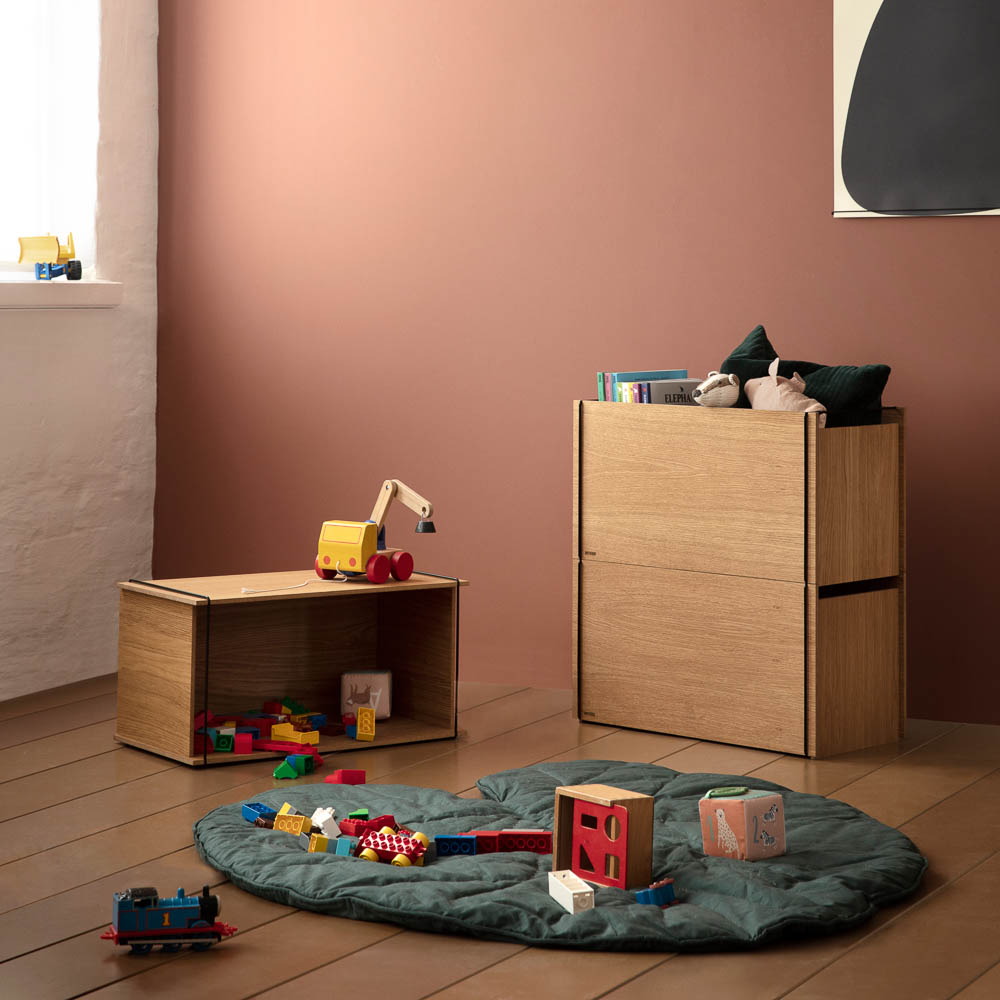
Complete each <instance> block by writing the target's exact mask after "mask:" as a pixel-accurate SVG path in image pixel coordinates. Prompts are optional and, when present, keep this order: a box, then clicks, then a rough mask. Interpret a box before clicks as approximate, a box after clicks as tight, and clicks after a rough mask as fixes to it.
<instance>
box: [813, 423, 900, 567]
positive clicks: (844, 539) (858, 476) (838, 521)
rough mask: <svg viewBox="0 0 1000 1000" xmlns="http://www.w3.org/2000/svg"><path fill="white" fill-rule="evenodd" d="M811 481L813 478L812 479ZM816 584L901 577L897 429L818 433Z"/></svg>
mask: <svg viewBox="0 0 1000 1000" xmlns="http://www.w3.org/2000/svg"><path fill="white" fill-rule="evenodd" d="M810 478H813V477H812V476H811V477H810ZM815 485H816V536H815V537H816V548H815V558H814V559H810V560H809V561H810V563H811V564H812V565H813V566H814V567H815V573H816V575H815V578H814V580H811V581H810V582H815V583H817V584H819V585H820V586H825V585H827V584H833V583H850V582H853V581H856V580H874V579H877V578H879V577H886V576H896V575H897V574H898V573H899V570H900V566H899V429H898V426H897V425H896V424H892V423H885V424H877V425H871V426H867V427H829V428H826V429H825V430H821V431H819V432H818V433H817V434H816V467H815Z"/></svg>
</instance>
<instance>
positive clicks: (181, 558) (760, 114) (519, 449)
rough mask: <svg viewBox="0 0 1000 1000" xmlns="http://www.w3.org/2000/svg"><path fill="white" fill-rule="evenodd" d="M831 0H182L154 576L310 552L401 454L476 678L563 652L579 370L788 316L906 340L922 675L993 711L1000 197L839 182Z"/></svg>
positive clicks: (778, 330) (361, 510) (824, 341)
mask: <svg viewBox="0 0 1000 1000" xmlns="http://www.w3.org/2000/svg"><path fill="white" fill-rule="evenodd" d="M831 23H832V15H831V7H830V4H829V3H802V2H801V0H771V2H764V0H758V2H754V3H735V2H729V3H693V2H691V0H645V2H643V0H616V2H614V3H612V2H609V0H592V2H587V0H490V2H470V0H397V2H386V0H366V2H363V3H362V2H353V3H348V2H330V0H314V2H305V0H301V2H285V3H281V4H278V3H273V2H270V0H267V2H263V0H238V2H237V0H231V2H230V0H212V2H211V3H195V2H193V0H188V2H171V0H161V28H160V30H161V34H160V88H161V89H160V100H161V114H162V133H161V161H160V164H161V178H160V206H161V216H160V253H159V268H160V342H159V343H160V346H159V457H158V482H157V502H156V538H155V553H154V571H155V573H156V575H158V576H160V577H164V576H179V575H190V574H200V573H230V572H242V571H250V570H263V569H279V568H293V567H306V566H308V565H309V564H310V563H311V561H312V558H313V555H312V553H313V551H314V543H315V538H316V534H317V530H318V527H319V524H320V522H321V521H322V520H323V519H324V517H336V516H340V517H358V518H360V517H364V516H366V515H367V513H368V511H369V509H370V507H371V504H372V502H373V499H374V495H375V492H376V489H377V486H378V484H379V483H380V481H381V480H382V479H383V478H384V477H385V476H389V475H391V476H397V477H399V478H401V479H403V480H405V481H406V482H408V483H410V484H411V485H412V486H414V487H415V488H417V489H418V490H420V491H422V492H424V493H426V495H427V496H429V497H430V498H431V499H432V500H433V501H434V503H435V505H436V506H437V508H438V513H437V518H436V520H437V524H438V528H439V533H438V534H437V535H436V536H420V537H418V536H415V535H413V534H412V526H413V520H412V519H411V518H410V517H409V514H408V512H406V511H402V512H398V513H397V514H396V515H395V516H393V517H392V518H391V519H390V525H391V526H392V527H394V528H395V531H396V534H395V539H396V540H397V541H399V540H400V537H401V536H400V534H399V532H405V533H406V535H405V538H406V540H407V541H409V542H412V548H413V551H414V552H415V554H416V555H417V561H418V566H421V567H423V568H425V569H429V570H433V571H437V572H444V573H455V574H461V575H463V576H468V577H469V578H471V580H472V581H473V587H472V588H471V589H470V590H469V591H466V592H465V596H464V597H463V622H462V626H463V654H464V660H463V673H464V676H466V677H469V678H474V679H489V680H496V681H502V680H512V681H518V682H523V683H528V682H531V683H535V684H538V685H550V686H564V685H567V684H568V682H569V600H570V593H569V579H570V578H569V569H570V551H571V549H570V468H571V465H570V436H571V414H570V409H571V408H570V400H571V399H573V398H574V397H579V396H581V395H582V396H592V395H593V392H594V388H593V384H594V383H593V376H594V372H595V371H596V370H598V369H601V368H629V367H655V366H661V365H662V366H674V365H685V366H687V367H688V368H689V369H690V370H691V371H692V372H693V373H702V372H705V371H707V370H708V369H709V368H713V367H716V366H717V365H718V364H719V362H720V361H721V360H722V358H723V357H724V356H725V355H726V354H727V353H728V351H729V349H730V348H731V347H732V346H733V345H734V344H735V343H736V342H738V341H739V340H740V339H741V338H742V336H743V335H744V333H745V332H746V331H747V330H749V329H750V328H751V327H752V326H753V325H754V324H755V323H757V322H763V323H765V324H766V326H767V328H768V331H769V333H770V334H771V336H772V339H773V340H774V342H775V344H776V345H777V346H778V348H779V350H780V351H782V352H783V353H784V354H785V355H787V356H789V357H808V358H815V359H819V360H827V361H830V362H865V361H886V362H889V363H890V364H892V366H893V369H894V371H893V375H892V378H891V380H890V383H889V390H888V393H887V398H886V401H887V402H889V403H894V404H903V405H906V406H908V408H909V418H908V419H909V429H908V441H909V444H908V460H909V488H910V506H909V525H910V572H911V575H910V596H911V600H910V642H911V646H910V649H911V669H910V710H911V713H912V714H915V715H917V716H930V717H939V718H954V719H966V720H982V721H992V722H1000V699H998V697H997V696H998V694H1000V683H998V680H997V676H998V674H997V671H996V661H997V656H996V652H995V649H996V643H995V642H994V640H993V639H992V638H991V631H992V629H991V626H992V623H993V621H994V619H995V616H996V608H997V603H998V597H1000V593H998V587H997V584H996V582H995V580H996V576H995V567H996V566H997V564H998V561H1000V560H998V555H1000V553H998V545H997V541H996V533H995V531H994V527H993V525H994V507H995V503H996V494H997V485H998V476H997V471H996V456H997V446H996V434H995V431H994V430H993V425H994V424H995V422H996V417H995V407H994V406H993V399H994V397H995V392H994V391H991V390H990V389H989V388H988V386H989V384H990V383H989V382H988V380H990V379H993V378H994V377H995V372H996V369H997V367H998V363H1000V338H998V335H997V329H996V327H997V321H996V317H997V315H998V314H1000V285H998V283H997V281H996V273H997V265H998V258H1000V220H997V219H989V218H966V219H918V220H873V221H869V220H858V221H844V220H839V221H834V220H833V219H832V218H831V216H830V210H831V207H832V135H831V130H832V126H831V117H832V78H831V77H832V70H831V64H832V40H831ZM960 375H962V376H964V378H965V380H966V387H968V388H966V387H963V386H962V385H961V384H960V383H959V381H958V378H957V377H958V376H960ZM970 390H971V391H970ZM718 555H719V554H718V553H706V558H717V557H718Z"/></svg>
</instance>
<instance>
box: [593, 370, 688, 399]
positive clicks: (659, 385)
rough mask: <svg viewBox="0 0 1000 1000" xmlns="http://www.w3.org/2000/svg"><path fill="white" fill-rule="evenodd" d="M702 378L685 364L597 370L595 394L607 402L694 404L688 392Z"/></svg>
mask: <svg viewBox="0 0 1000 1000" xmlns="http://www.w3.org/2000/svg"><path fill="white" fill-rule="evenodd" d="M700 382H701V380H700V379H696V378H688V377H687V369H686V368H677V369H672V370H669V371H643V372H598V373H597V398H598V399H599V400H601V401H602V402H609V403H674V404H679V405H681V406H694V405H695V402H694V399H693V398H692V396H691V393H692V392H693V391H694V390H695V389H696V388H697V387H698V385H699V384H700Z"/></svg>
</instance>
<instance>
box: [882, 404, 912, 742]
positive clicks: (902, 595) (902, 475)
mask: <svg viewBox="0 0 1000 1000" xmlns="http://www.w3.org/2000/svg"><path fill="white" fill-rule="evenodd" d="M882 419H883V421H888V422H889V423H894V424H895V425H896V427H897V428H898V431H899V736H900V739H902V738H903V736H904V735H905V732H904V729H905V726H906V717H907V709H906V662H907V661H906V648H907V639H906V562H907V559H906V411H905V410H904V409H903V408H902V407H895V408H893V409H888V410H883V411H882Z"/></svg>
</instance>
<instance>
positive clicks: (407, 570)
mask: <svg viewBox="0 0 1000 1000" xmlns="http://www.w3.org/2000/svg"><path fill="white" fill-rule="evenodd" d="M389 562H390V564H391V567H390V568H391V570H392V575H393V577H394V579H396V580H399V581H400V582H401V583H402V581H404V580H409V579H410V577H411V576H413V556H411V555H410V553H409V552H393V554H392V558H391V559H390V560H389Z"/></svg>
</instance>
